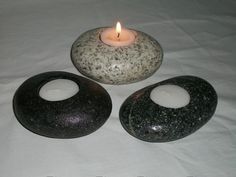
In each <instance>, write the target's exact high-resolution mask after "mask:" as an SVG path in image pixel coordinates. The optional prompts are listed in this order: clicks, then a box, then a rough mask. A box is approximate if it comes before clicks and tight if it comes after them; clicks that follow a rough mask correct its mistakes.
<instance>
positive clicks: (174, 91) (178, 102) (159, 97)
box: [150, 85, 190, 108]
mask: <svg viewBox="0 0 236 177" xmlns="http://www.w3.org/2000/svg"><path fill="white" fill-rule="evenodd" d="M150 98H151V100H152V101H153V102H154V103H156V104H158V105H160V106H163V107H167V108H181V107H184V106H186V105H187V104H189V101H190V95H189V93H188V92H187V91H186V90H185V89H183V88H182V87H180V86H177V85H160V86H157V87H156V88H154V89H153V90H152V91H151V94H150Z"/></svg>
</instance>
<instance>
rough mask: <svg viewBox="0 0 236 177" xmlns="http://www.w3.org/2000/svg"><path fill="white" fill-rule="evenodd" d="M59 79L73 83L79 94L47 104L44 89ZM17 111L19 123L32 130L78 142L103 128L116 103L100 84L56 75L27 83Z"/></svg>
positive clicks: (17, 95)
mask: <svg viewBox="0 0 236 177" xmlns="http://www.w3.org/2000/svg"><path fill="white" fill-rule="evenodd" d="M55 79H68V80H72V81H74V82H75V83H77V84H78V86H79V92H78V93H76V94H75V95H74V96H72V97H70V98H68V99H65V100H61V101H47V100H44V99H43V98H41V97H40V96H39V90H40V88H41V87H42V86H43V85H44V84H45V83H47V82H49V81H52V80H55ZM13 109H14V113H15V116H16V117H17V119H18V121H19V122H20V123H21V124H22V125H23V126H24V127H25V128H27V129H28V130H30V131H32V132H34V133H36V134H39V135H42V136H46V137H51V138H76V137H81V136H85V135H88V134H90V133H92V132H94V131H96V130H97V129H98V128H100V127H101V126H102V125H103V124H104V123H105V122H106V120H107V119H108V117H109V115H110V113H111V109H112V103H111V98H110V96H109V94H108V93H107V92H106V90H105V89H104V88H103V87H102V86H100V85H99V84H97V83H95V82H93V81H91V80H88V79H86V78H83V77H81V76H78V75H75V74H72V73H67V72H61V71H55V72H47V73H42V74H39V75H36V76H33V77H31V78H29V79H28V80H26V81H25V82H24V83H23V84H22V85H21V86H20V87H19V88H18V89H17V91H16V93H15V95H14V99H13Z"/></svg>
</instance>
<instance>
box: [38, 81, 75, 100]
mask: <svg viewBox="0 0 236 177" xmlns="http://www.w3.org/2000/svg"><path fill="white" fill-rule="evenodd" d="M78 91H79V87H78V85H77V84H76V83H75V82H74V81H71V80H68V79H55V80H52V81H49V82H47V83H46V84H45V85H43V86H42V87H41V89H40V91H39V96H40V97H41V98H43V99H45V100H48V101H60V100H65V99H68V98H70V97H72V96H74V95H75V94H76V93H77V92H78Z"/></svg>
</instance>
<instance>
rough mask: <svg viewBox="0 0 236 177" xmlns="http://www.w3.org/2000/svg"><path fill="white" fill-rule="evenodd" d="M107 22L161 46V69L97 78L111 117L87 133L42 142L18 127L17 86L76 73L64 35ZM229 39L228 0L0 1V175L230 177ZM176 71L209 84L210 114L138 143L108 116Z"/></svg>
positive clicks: (235, 148) (233, 25)
mask: <svg viewBox="0 0 236 177" xmlns="http://www.w3.org/2000/svg"><path fill="white" fill-rule="evenodd" d="M117 20H121V22H122V23H123V24H124V25H125V26H126V27H130V28H135V29H137V30H141V31H144V32H146V33H148V34H150V35H152V36H153V37H154V38H156V39H157V40H158V41H159V42H160V43H161V45H162V47H163V49H164V60H163V64H162V66H161V68H160V69H159V70H158V71H157V72H156V73H155V74H154V75H153V76H152V77H150V78H148V79H146V80H144V81H142V82H138V83H134V84H129V85H122V86H113V85H104V84H103V86H104V87H105V88H106V89H107V90H108V92H109V93H110V95H111V97H112V100H113V110H112V114H111V116H110V118H109V119H108V121H107V122H106V123H105V125H104V126H103V127H101V128H100V129H99V130H98V131H96V132H95V133H93V134H91V135H89V136H86V137H82V138H77V139H69V140H60V139H50V138H45V137H41V136H38V135H35V134H33V133H31V132H29V131H28V130H26V129H25V128H23V127H22V126H21V125H20V124H19V123H18V122H17V120H16V118H15V116H14V114H13V110H12V97H13V95H14V92H15V91H16V89H17V88H18V87H19V86H20V84H22V82H23V81H24V80H26V79H27V78H29V77H31V76H33V75H36V74H38V73H42V72H46V71H53V70H63V71H68V72H72V73H76V74H80V73H78V71H77V70H76V69H75V68H74V66H73V65H72V62H71V60H70V47H71V45H72V43H73V42H74V40H75V39H76V38H77V37H78V36H79V35H80V34H82V33H83V32H85V31H87V30H89V29H92V28H96V27H100V26H112V25H114V23H115V22H116V21H117ZM235 41H236V3H235V1H233V0H232V1H230V0H224V1H220V0H207V1H206V0H194V1H187V0H177V1H176V0H173V1H170V0H165V1H164V0H156V1H155V0H152V1H151V0H145V1H141V0H115V1H112V0H64V1H63V0H50V1H47V0H32V1H31V0H21V1H19V0H9V1H4V0H1V1H0V113H1V114H0V142H1V145H0V176H1V177H48V176H50V177H78V176H81V177H82V176H83V177H96V176H103V177H138V176H143V177H190V176H191V177H235V176H236V139H235V138H236V111H235V108H236V107H235V104H236V91H235V88H236V72H235V67H236V50H235V47H236V42H235ZM178 75H196V76H199V77H202V78H204V79H206V80H208V81H209V82H210V83H211V84H212V85H213V86H214V87H215V89H216V91H217V93H218V96H219V100H218V101H219V103H218V107H217V110H216V113H215V115H214V116H213V117H212V119H211V120H210V121H209V122H208V123H207V124H206V125H205V126H204V127H202V128H201V129H200V130H199V131H197V132H196V133H194V134H193V135H190V136H188V137H186V138H184V139H181V140H178V141H175V142H170V143H156V144H155V143H146V142H142V141H139V140H137V139H135V138H133V137H131V136H130V135H129V134H128V133H126V132H125V130H124V129H123V128H122V126H121V125H120V122H119V118H118V112H119V108H120V105H121V104H122V102H123V101H124V100H125V98H126V97H127V96H129V95H130V94H131V93H133V92H134V91H136V90H137V89H140V88H142V87H144V86H147V85H150V84H153V83H156V82H159V81H161V80H164V79H168V78H171V77H174V76H178Z"/></svg>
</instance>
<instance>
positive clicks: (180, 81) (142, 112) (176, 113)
mask: <svg viewBox="0 0 236 177" xmlns="http://www.w3.org/2000/svg"><path fill="white" fill-rule="evenodd" d="M170 84H171V85H177V86H179V87H182V88H183V89H185V90H186V91H187V92H188V93H189V95H190V102H189V103H188V104H187V105H186V106H184V107H180V108H167V107H163V106H160V105H158V104H156V103H154V102H153V101H152V100H151V99H150V93H151V91H152V90H153V89H154V88H156V87H158V86H162V85H170ZM216 106H217V94H216V91H215V89H214V88H213V87H212V86H211V84H209V83H208V82H207V81H205V80H203V79H201V78H198V77H195V76H179V77H175V78H171V79H167V80H164V81H162V82H159V83H156V84H153V85H150V86H147V87H145V88H143V89H141V90H138V91H137V92H135V93H133V94H132V95H131V96H130V97H128V98H127V99H126V101H125V102H124V103H123V104H122V106H121V108H120V121H121V124H122V126H123V127H124V129H125V130H126V131H127V132H128V133H129V134H130V135H132V136H134V137H136V138H138V139H140V140H143V141H148V142H168V141H174V140H177V139H180V138H183V137H186V136H188V135H190V134H192V133H194V132H195V131H197V130H198V129H199V128H201V127H202V126H203V125H204V124H206V123H207V122H208V121H209V120H210V118H211V117H212V116H213V114H214V112H215V110H216Z"/></svg>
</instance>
